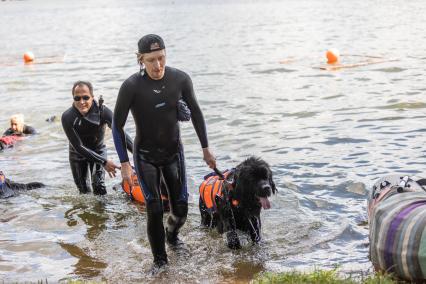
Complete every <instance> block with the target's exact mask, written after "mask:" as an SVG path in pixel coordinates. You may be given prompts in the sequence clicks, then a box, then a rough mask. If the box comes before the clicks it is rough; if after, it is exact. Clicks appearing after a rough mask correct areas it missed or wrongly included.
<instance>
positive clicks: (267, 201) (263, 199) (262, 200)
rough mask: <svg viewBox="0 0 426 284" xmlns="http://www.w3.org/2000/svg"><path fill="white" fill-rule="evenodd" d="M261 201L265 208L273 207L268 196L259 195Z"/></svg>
mask: <svg viewBox="0 0 426 284" xmlns="http://www.w3.org/2000/svg"><path fill="white" fill-rule="evenodd" d="M259 201H260V204H261V205H262V208H263V209H269V208H271V203H270V202H269V200H268V198H267V197H259Z"/></svg>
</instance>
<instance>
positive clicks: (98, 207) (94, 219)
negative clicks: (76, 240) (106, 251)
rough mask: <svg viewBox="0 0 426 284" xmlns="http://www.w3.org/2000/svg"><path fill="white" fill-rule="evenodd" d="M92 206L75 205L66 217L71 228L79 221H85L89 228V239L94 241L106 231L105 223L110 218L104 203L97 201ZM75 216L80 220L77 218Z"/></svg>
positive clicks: (66, 213)
mask: <svg viewBox="0 0 426 284" xmlns="http://www.w3.org/2000/svg"><path fill="white" fill-rule="evenodd" d="M90 205H92V206H88V205H87V204H85V203H83V202H82V203H78V204H75V205H73V207H72V208H71V209H69V210H67V211H66V212H65V215H64V217H65V218H66V219H68V221H67V224H68V226H70V227H72V226H75V225H77V223H78V221H79V219H80V220H81V221H83V222H84V224H86V227H87V234H86V236H87V238H88V239H89V240H90V239H92V240H93V239H95V238H96V237H97V236H98V235H99V234H100V233H101V232H102V231H103V230H105V229H106V225H105V222H106V221H107V220H108V219H109V217H108V215H107V214H105V208H104V206H105V205H104V203H103V202H102V201H96V202H95V203H94V204H93V203H92V204H90ZM75 216H77V217H78V218H79V219H77V218H75Z"/></svg>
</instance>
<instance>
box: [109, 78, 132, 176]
mask: <svg viewBox="0 0 426 284" xmlns="http://www.w3.org/2000/svg"><path fill="white" fill-rule="evenodd" d="M133 94H134V93H133V92H132V91H130V90H129V86H128V82H127V81H125V82H124V83H123V84H122V85H121V88H120V91H119V92H118V97H117V101H116V103H115V109H114V116H113V119H112V136H113V138H114V145H115V149H116V151H117V154H118V157H119V158H120V163H121V177H122V179H123V180H126V181H127V182H128V183H129V184H132V180H131V175H132V167H131V165H130V162H129V156H128V154H127V150H126V147H127V148H128V147H129V146H130V145H129V144H128V142H130V141H131V139H130V137H128V138H127V137H126V133H125V132H124V125H125V124H126V120H127V116H128V115H129V110H130V105H131V102H132V100H133ZM131 146H132V147H133V145H131Z"/></svg>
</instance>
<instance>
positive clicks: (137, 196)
mask: <svg viewBox="0 0 426 284" xmlns="http://www.w3.org/2000/svg"><path fill="white" fill-rule="evenodd" d="M122 187H123V190H124V191H125V192H126V193H127V195H128V196H131V198H133V199H134V200H136V201H138V202H140V203H145V198H144V196H143V193H142V188H141V186H140V185H139V182H138V177H137V175H136V174H135V173H133V174H132V185H131V186H130V185H129V183H128V182H127V181H123V184H122Z"/></svg>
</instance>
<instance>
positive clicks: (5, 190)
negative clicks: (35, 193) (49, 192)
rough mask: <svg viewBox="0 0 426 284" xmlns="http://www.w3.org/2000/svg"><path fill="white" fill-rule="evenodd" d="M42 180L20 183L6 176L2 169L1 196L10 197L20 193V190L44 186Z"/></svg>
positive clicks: (0, 172) (0, 177)
mask: <svg viewBox="0 0 426 284" xmlns="http://www.w3.org/2000/svg"><path fill="white" fill-rule="evenodd" d="M44 186H45V185H44V184H42V183H41V182H30V183H18V182H13V181H11V180H10V179H8V178H6V177H5V175H4V174H3V172H2V171H0V198H9V197H13V196H16V195H18V191H20V190H31V189H35V188H40V187H44Z"/></svg>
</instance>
